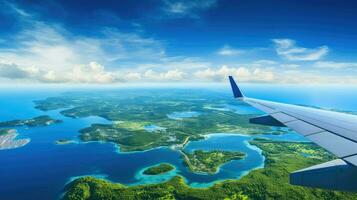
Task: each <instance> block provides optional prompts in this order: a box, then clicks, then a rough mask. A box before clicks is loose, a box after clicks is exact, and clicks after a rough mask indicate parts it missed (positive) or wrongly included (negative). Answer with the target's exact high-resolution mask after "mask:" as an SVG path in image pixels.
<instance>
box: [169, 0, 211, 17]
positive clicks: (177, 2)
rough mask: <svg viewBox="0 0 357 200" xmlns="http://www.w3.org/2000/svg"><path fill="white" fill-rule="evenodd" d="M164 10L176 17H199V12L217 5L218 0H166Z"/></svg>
mask: <svg viewBox="0 0 357 200" xmlns="http://www.w3.org/2000/svg"><path fill="white" fill-rule="evenodd" d="M163 2H164V8H163V10H164V11H165V12H166V13H167V14H169V15H170V16H174V17H192V18H197V17H198V15H197V12H198V11H202V10H205V9H208V8H210V7H212V6H213V5H215V3H216V0H194V1H185V0H164V1H163Z"/></svg>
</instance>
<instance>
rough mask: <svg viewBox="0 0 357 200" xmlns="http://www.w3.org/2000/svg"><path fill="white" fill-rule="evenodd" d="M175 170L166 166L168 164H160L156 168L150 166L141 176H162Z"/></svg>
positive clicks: (168, 165) (170, 166)
mask: <svg viewBox="0 0 357 200" xmlns="http://www.w3.org/2000/svg"><path fill="white" fill-rule="evenodd" d="M173 169H175V167H174V166H172V165H170V164H168V163H161V164H159V165H157V166H152V167H149V168H147V169H146V170H144V172H143V174H146V175H158V174H163V173H166V172H169V171H171V170H173Z"/></svg>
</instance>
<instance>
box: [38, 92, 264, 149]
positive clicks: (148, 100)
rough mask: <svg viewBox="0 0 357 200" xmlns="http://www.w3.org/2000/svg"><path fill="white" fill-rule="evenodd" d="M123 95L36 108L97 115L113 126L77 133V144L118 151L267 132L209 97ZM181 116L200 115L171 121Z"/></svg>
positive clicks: (67, 98)
mask: <svg viewBox="0 0 357 200" xmlns="http://www.w3.org/2000/svg"><path fill="white" fill-rule="evenodd" d="M126 95H129V96H130V97H129V96H126ZM126 95H124V96H123V95H108V94H107V93H98V94H93V95H88V94H84V93H83V94H82V93H71V94H67V95H63V96H59V97H51V98H47V99H45V100H40V101H36V102H35V103H36V108H38V109H41V110H44V111H47V110H53V109H60V108H62V109H63V108H64V110H62V111H61V112H60V113H61V114H62V115H64V116H66V117H72V118H83V117H89V116H98V117H102V118H105V119H107V120H109V121H111V122H113V123H112V124H92V125H91V126H89V127H86V128H83V129H82V130H80V139H81V140H82V141H86V142H87V141H104V142H113V143H115V144H117V145H118V146H119V147H120V150H121V151H123V152H130V151H142V150H149V149H152V148H156V147H161V146H167V147H170V146H175V147H176V146H180V145H182V144H186V143H187V142H189V141H194V140H199V139H203V135H205V134H210V133H240V134H262V133H268V132H269V131H270V128H269V127H264V126H259V125H254V124H250V123H249V118H250V117H253V116H254V114H243V115H241V114H237V113H236V112H235V111H234V110H229V109H228V110H225V109H212V107H213V108H215V107H219V106H220V105H226V104H229V103H231V104H233V103H234V104H237V102H235V101H233V100H232V101H230V100H227V98H223V97H220V95H216V94H214V93H213V94H209V93H204V92H202V93H200V92H195V93H180V94H177V93H176V92H174V91H165V92H159V91H158V92H157V93H155V92H154V93H149V92H148V93H145V91H142V92H141V93H140V94H137V93H130V92H128V94H126ZM143 96H145V98H142V97H143ZM202 99H204V101H202ZM123 105H125V106H123ZM238 106H239V104H238ZM182 113H200V114H199V115H197V116H196V115H195V116H193V117H190V116H185V117H184V118H182V119H181V120H177V119H175V117H172V115H174V114H179V115H180V114H182ZM180 116H181V115H180ZM149 125H155V127H161V129H157V130H155V131H149V130H148V129H146V128H145V127H147V126H149Z"/></svg>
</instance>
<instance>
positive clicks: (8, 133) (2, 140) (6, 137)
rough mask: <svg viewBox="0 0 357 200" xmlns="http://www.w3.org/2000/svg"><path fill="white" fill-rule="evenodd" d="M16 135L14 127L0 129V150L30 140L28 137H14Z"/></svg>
mask: <svg viewBox="0 0 357 200" xmlns="http://www.w3.org/2000/svg"><path fill="white" fill-rule="evenodd" d="M17 135H18V133H17V131H16V130H15V129H0V150H4V149H15V148H19V147H22V146H25V145H26V144H27V143H29V142H30V139H16V137H17Z"/></svg>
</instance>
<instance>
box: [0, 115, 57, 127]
mask: <svg viewBox="0 0 357 200" xmlns="http://www.w3.org/2000/svg"><path fill="white" fill-rule="evenodd" d="M61 122H62V120H58V119H52V118H51V117H50V116H48V115H41V116H38V117H34V118H32V119H17V120H11V121H5V122H0V127H14V126H29V127H35V126H49V125H52V124H57V123H61Z"/></svg>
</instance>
